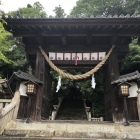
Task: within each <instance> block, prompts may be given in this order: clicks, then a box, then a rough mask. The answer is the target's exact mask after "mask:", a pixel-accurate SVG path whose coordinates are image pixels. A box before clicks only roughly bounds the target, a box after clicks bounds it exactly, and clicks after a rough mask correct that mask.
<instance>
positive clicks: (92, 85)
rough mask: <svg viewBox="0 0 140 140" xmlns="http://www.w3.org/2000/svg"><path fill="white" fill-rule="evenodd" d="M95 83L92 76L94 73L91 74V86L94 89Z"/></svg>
mask: <svg viewBox="0 0 140 140" xmlns="http://www.w3.org/2000/svg"><path fill="white" fill-rule="evenodd" d="M95 86H96V83H95V78H94V74H93V75H92V81H91V87H92V88H93V89H95Z"/></svg>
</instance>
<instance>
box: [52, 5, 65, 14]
mask: <svg viewBox="0 0 140 140" xmlns="http://www.w3.org/2000/svg"><path fill="white" fill-rule="evenodd" d="M53 11H54V12H55V17H65V16H66V14H65V11H64V9H62V7H61V6H60V5H59V6H58V7H55V9H54V10H53Z"/></svg>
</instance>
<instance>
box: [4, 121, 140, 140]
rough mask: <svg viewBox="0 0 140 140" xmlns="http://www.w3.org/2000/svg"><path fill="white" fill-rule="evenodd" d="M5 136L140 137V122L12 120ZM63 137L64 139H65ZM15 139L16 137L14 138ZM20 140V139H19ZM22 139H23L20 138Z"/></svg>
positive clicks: (67, 137) (43, 137)
mask: <svg viewBox="0 0 140 140" xmlns="http://www.w3.org/2000/svg"><path fill="white" fill-rule="evenodd" d="M3 136H5V137H4V138H9V137H11V138H16V137H20V138H22V139H23V138H40V139H53V138H55V139H59V138H63V139H85V140H86V139H131V140H132V139H140V126H139V124H131V125H130V126H127V127H126V126H122V125H119V124H114V123H100V124H97V123H93V122H90V123H89V122H87V123H86V122H82V121H81V122H80V121H78V122H76V121H73V122H72V121H71V122H66V121H65V122H56V123H55V121H54V122H32V123H29V124H27V123H25V122H11V123H9V125H8V126H7V128H6V130H5V131H4V133H3ZM63 139H62V140H63ZM13 140H14V139H13ZM17 140H18V139H17ZM20 140H21V139H20Z"/></svg>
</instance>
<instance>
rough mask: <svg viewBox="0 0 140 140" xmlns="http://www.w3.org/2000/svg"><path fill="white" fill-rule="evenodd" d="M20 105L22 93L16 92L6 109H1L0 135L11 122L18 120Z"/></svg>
mask: <svg viewBox="0 0 140 140" xmlns="http://www.w3.org/2000/svg"><path fill="white" fill-rule="evenodd" d="M19 103H20V93H19V91H16V92H15V95H14V97H13V99H12V101H11V103H10V104H9V105H7V106H6V107H4V108H0V133H1V132H2V131H3V130H4V128H5V127H6V126H7V124H8V123H9V122H10V121H11V120H13V121H15V120H16V118H17V113H18V108H19Z"/></svg>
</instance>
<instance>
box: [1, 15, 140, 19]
mask: <svg viewBox="0 0 140 140" xmlns="http://www.w3.org/2000/svg"><path fill="white" fill-rule="evenodd" d="M2 18H4V19H5V18H17V19H20V18H21V19H22V18H25V19H30V18H31V19H38V18H41V19H46V18H49V19H64V18H65V19H73V18H74V19H87V18H88V19H102V18H140V14H133V15H130V14H127V15H123V14H121V15H117V14H115V15H111V14H109V15H96V16H95V15H91V16H87V15H86V14H77V15H68V16H67V17H54V16H51V15H50V16H44V17H42V16H41V17H35V16H32V17H29V16H28V17H24V16H22V15H20V14H17V15H16V16H14V17H12V16H10V15H8V16H5V15H3V16H2Z"/></svg>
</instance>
